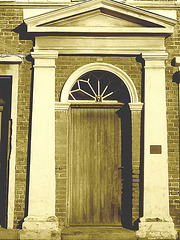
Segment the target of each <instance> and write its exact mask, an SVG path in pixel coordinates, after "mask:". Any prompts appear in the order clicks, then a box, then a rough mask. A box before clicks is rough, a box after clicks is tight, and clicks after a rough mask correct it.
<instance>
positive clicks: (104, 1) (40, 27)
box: [24, 0, 177, 35]
mask: <svg viewBox="0 0 180 240" xmlns="http://www.w3.org/2000/svg"><path fill="white" fill-rule="evenodd" d="M24 21H25V23H26V25H27V31H28V32H33V33H34V34H38V33H39V34H43V33H48V32H49V33H51V35H52V34H53V35H57V34H59V33H61V34H64V35H66V34H69V33H71V34H74V35H76V34H79V33H87V34H91V33H106V34H112V33H113V34H128V33H129V34H162V35H166V34H171V33H172V32H173V26H174V25H175V24H176V22H177V21H176V20H175V19H171V18H168V17H165V16H161V15H159V14H155V13H153V12H150V11H147V10H144V9H141V8H138V7H134V6H131V5H129V4H126V3H124V2H117V1H114V0H89V1H85V2H82V3H78V4H74V5H71V6H68V7H65V8H61V9H58V10H55V11H50V12H48V13H44V14H41V15H38V16H34V17H31V18H28V19H25V20H24Z"/></svg>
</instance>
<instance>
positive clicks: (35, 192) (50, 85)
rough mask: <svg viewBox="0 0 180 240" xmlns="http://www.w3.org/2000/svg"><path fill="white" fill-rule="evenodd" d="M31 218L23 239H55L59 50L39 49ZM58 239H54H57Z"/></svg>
mask: <svg viewBox="0 0 180 240" xmlns="http://www.w3.org/2000/svg"><path fill="white" fill-rule="evenodd" d="M31 55H32V57H33V58H34V61H35V63H34V83H33V105H32V131H31V156H30V181H29V182H30V183H29V205H28V217H26V218H25V220H24V223H23V231H22V233H21V239H31V238H32V239H51V234H52V231H53V232H58V221H57V218H56V217H55V112H54V108H55V59H56V58H57V56H58V54H57V52H56V51H46V52H43V51H35V52H33V53H31ZM53 239H54V238H53Z"/></svg>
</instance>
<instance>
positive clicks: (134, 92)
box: [60, 63, 138, 103]
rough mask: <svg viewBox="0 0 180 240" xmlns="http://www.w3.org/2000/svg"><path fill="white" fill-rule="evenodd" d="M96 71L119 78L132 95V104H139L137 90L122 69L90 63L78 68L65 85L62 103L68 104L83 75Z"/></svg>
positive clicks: (61, 98) (104, 64) (106, 64)
mask: <svg viewBox="0 0 180 240" xmlns="http://www.w3.org/2000/svg"><path fill="white" fill-rule="evenodd" d="M95 70H103V71H108V72H111V73H113V74H115V75H116V76H118V77H119V78H120V79H121V80H122V81H123V82H124V84H125V86H126V87H127V89H128V92H129V95H130V102H131V103H138V95H137V90H136V87H135V85H134V83H133V81H132V80H131V78H130V77H129V76H128V75H127V74H126V73H125V72H124V71H122V70H121V69H120V68H118V67H116V66H113V65H111V64H108V63H89V64H87V65H84V66H82V67H80V68H78V69H77V70H76V71H75V72H73V73H72V74H71V76H70V77H69V78H68V79H67V81H66V82H65V84H64V87H63V89H62V92H61V97H60V102H61V103H68V97H69V93H70V90H71V88H72V87H73V85H74V84H75V82H76V81H77V79H78V78H80V77H81V76H82V75H83V74H85V73H87V72H90V71H95Z"/></svg>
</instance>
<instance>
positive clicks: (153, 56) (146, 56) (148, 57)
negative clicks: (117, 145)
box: [141, 53, 168, 61]
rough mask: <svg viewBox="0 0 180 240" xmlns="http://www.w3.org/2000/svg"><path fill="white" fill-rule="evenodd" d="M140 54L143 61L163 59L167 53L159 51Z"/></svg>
mask: <svg viewBox="0 0 180 240" xmlns="http://www.w3.org/2000/svg"><path fill="white" fill-rule="evenodd" d="M141 56H142V58H143V59H144V60H145V61H164V60H166V59H167V57H168V53H161V54H155V53H149V54H147V53H142V54H141Z"/></svg>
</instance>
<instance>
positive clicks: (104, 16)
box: [41, 8, 161, 28]
mask: <svg viewBox="0 0 180 240" xmlns="http://www.w3.org/2000/svg"><path fill="white" fill-rule="evenodd" d="M41 26H49V27H117V28H119V27H161V26H160V25H157V24H154V23H152V22H148V21H142V20H140V19H137V18H133V17H131V16H127V15H124V14H121V13H115V12H113V11H109V10H108V9H103V8H100V9H96V10H94V11H91V12H86V13H82V14H80V15H77V16H70V17H67V18H65V19H58V20H56V21H53V22H50V23H45V24H43V25H41Z"/></svg>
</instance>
